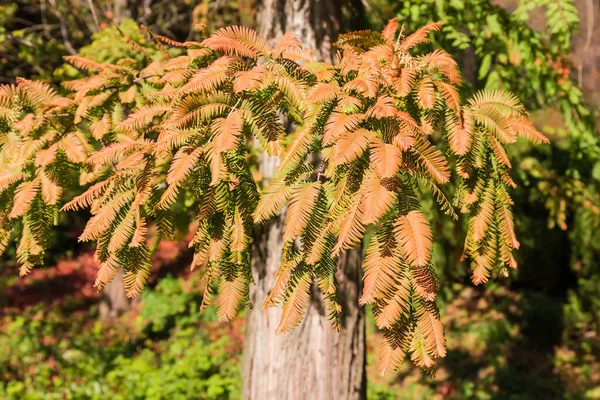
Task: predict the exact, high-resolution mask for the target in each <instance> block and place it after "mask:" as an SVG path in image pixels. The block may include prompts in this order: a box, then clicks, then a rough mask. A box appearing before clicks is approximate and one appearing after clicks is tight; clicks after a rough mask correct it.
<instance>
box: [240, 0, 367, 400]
mask: <svg viewBox="0 0 600 400" xmlns="http://www.w3.org/2000/svg"><path fill="white" fill-rule="evenodd" d="M360 15H361V14H360V1H354V0H335V1H334V0H264V1H263V2H262V3H261V9H260V10H259V16H258V30H259V33H260V34H261V35H262V36H264V37H266V38H267V39H270V40H271V41H276V40H277V39H278V38H280V37H281V36H282V35H283V34H284V33H285V32H288V31H292V32H295V33H296V35H297V37H298V39H299V40H300V41H301V42H302V44H303V45H304V46H305V47H308V48H312V49H314V50H316V51H317V54H318V55H319V56H320V57H321V58H322V59H323V60H325V61H330V62H333V61H334V59H335V50H334V48H333V46H332V42H333V41H334V40H335V39H336V38H337V35H338V33H340V32H344V31H348V30H353V29H357V28H359V27H360V26H357V21H358V20H359V19H360V18H361V17H360ZM349 21H354V23H350V22H349ZM259 163H260V169H261V171H262V173H263V176H264V178H265V180H267V181H268V180H269V179H270V178H272V176H273V173H274V171H275V168H276V166H277V163H278V159H277V158H276V157H269V156H267V155H263V156H262V157H261V159H260V161H259ZM283 223H284V218H283V216H282V215H280V216H279V217H277V218H275V219H274V220H272V221H271V222H270V223H268V224H267V225H265V226H262V227H260V228H259V229H258V230H257V232H256V234H255V245H254V250H253V258H252V268H253V275H254V279H255V281H256V285H255V286H253V287H252V288H251V293H250V296H251V300H252V303H253V304H254V307H255V309H254V310H253V311H252V312H249V313H248V318H247V322H246V339H245V350H244V366H243V381H244V388H243V395H244V398H245V399H251V400H270V399H277V400H287V399H290V400H302V399H310V400H320V399H323V400H330V399H336V400H337V399H341V400H343V399H364V398H365V397H366V375H365V320H364V310H363V308H362V307H360V306H359V305H358V298H359V295H360V288H361V276H362V269H361V261H362V250H361V249H360V248H358V249H355V250H352V251H349V252H347V253H346V254H344V255H342V257H341V258H340V261H339V263H338V272H337V278H338V282H339V300H340V304H341V305H342V308H343V311H342V316H341V331H340V332H339V333H338V332H335V330H334V329H333V328H332V327H331V325H330V323H329V321H328V319H327V315H326V310H325V307H324V302H323V299H322V297H321V294H320V292H319V290H318V289H317V288H316V285H313V290H312V299H311V303H310V304H309V306H308V309H307V312H306V316H305V317H304V320H303V322H302V323H301V324H300V326H298V327H297V328H295V329H294V330H293V331H292V332H289V333H287V334H281V335H276V334H275V328H276V327H277V324H278V323H279V318H280V316H281V308H270V309H268V310H265V311H261V310H260V307H261V305H262V303H263V302H264V300H265V298H266V297H267V295H268V293H269V291H270V290H271V288H272V287H273V284H274V282H275V274H276V272H277V269H278V268H279V264H280V260H281V247H282V245H283V241H282V229H283Z"/></svg>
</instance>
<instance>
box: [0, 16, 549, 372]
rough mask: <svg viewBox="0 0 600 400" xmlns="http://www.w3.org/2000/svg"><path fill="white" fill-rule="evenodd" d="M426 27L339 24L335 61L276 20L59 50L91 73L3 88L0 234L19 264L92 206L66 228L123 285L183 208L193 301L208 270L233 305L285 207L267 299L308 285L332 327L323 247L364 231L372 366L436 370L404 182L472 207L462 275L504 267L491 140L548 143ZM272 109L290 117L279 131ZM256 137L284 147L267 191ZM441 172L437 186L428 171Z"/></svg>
mask: <svg viewBox="0 0 600 400" xmlns="http://www.w3.org/2000/svg"><path fill="white" fill-rule="evenodd" d="M440 27H441V24H438V23H433V24H429V25H427V26H425V27H423V28H421V29H419V30H418V31H416V32H414V33H412V34H410V35H405V34H404V32H403V29H399V26H398V22H397V21H396V20H391V21H390V23H389V24H388V25H387V26H386V28H385V29H384V30H383V32H381V33H379V32H371V31H359V32H353V33H349V34H345V35H342V36H341V37H340V38H339V41H338V43H337V46H338V48H339V63H337V64H336V65H331V64H328V63H324V62H317V61H315V59H314V56H313V55H312V53H311V52H310V51H308V50H306V49H303V48H302V47H301V45H300V42H299V41H298V40H297V39H295V38H294V37H293V35H291V34H286V35H285V36H284V37H282V38H281V40H280V41H279V43H278V44H277V45H276V46H275V47H274V48H271V47H270V46H269V45H268V44H267V42H266V41H265V40H264V39H262V38H260V37H258V35H257V34H256V33H255V32H254V31H252V30H250V29H248V28H244V27H228V28H223V29H220V30H218V31H217V32H216V33H215V34H213V35H212V36H210V37H209V38H207V39H205V40H204V41H203V42H185V43H179V42H175V41H172V40H170V39H167V38H164V37H161V36H157V35H152V34H150V33H149V35H150V36H151V38H152V39H153V40H154V43H155V46H157V48H158V49H159V50H160V51H161V54H162V59H161V60H157V61H156V60H155V61H153V60H152V59H151V58H150V57H149V56H146V57H141V58H142V59H144V60H145V61H142V62H139V61H135V60H133V59H123V60H120V61H119V62H117V63H116V64H102V63H97V62H93V61H90V60H86V59H83V58H79V57H75V56H72V57H67V60H68V61H69V62H70V63H72V64H73V65H74V66H76V67H77V68H79V69H81V70H83V71H86V72H87V77H85V78H82V79H79V80H74V81H68V82H66V83H64V88H65V89H66V90H67V91H68V92H69V93H68V94H66V95H65V96H61V95H59V94H58V93H57V92H56V91H55V90H54V89H52V88H51V87H50V86H48V85H47V84H44V83H42V82H33V81H29V80H26V79H19V80H18V84H17V85H9V86H2V87H1V88H0V130H1V132H2V133H1V136H0V170H1V172H0V248H1V249H2V250H4V249H5V248H6V247H7V245H8V243H9V242H10V239H11V237H14V238H15V240H16V242H17V257H18V261H19V262H20V264H21V274H26V273H27V272H29V271H30V270H31V268H32V267H33V266H34V265H36V264H39V263H41V262H42V261H43V256H44V251H45V249H46V248H47V247H48V245H49V243H50V241H51V235H52V230H53V226H54V225H56V224H57V222H58V220H59V211H68V210H76V209H83V208H85V209H89V210H90V212H91V214H92V217H91V218H90V219H89V221H88V223H87V225H86V227H85V229H84V231H83V233H82V234H81V236H80V238H79V240H81V241H95V242H96V254H95V256H96V258H97V260H98V261H99V271H98V277H97V280H96V286H97V287H98V288H102V287H103V286H104V285H105V284H106V283H108V282H109V281H110V280H111V279H112V278H113V276H114V274H115V272H116V271H117V270H118V269H119V268H123V270H124V271H125V275H124V281H125V288H126V291H127V294H128V295H129V296H135V295H137V294H139V293H140V292H141V291H142V290H143V287H144V285H145V283H146V280H147V278H148V276H149V273H150V267H151V262H150V255H151V249H150V248H149V245H148V231H149V228H150V227H151V226H156V228H157V230H158V234H159V235H160V237H171V236H172V235H173V234H174V231H175V230H176V225H175V222H174V213H175V212H176V210H181V209H184V210H185V211H186V212H187V213H193V215H194V218H195V220H196V223H197V224H196V225H197V229H196V233H195V235H194V238H193V239H192V241H191V242H190V244H189V245H190V247H191V248H193V250H194V258H193V261H192V265H191V268H192V269H194V268H200V269H202V271H203V277H204V281H205V283H206V289H205V296H204V302H208V301H210V299H211V297H212V296H211V293H210V291H211V287H212V283H214V282H218V286H219V295H218V297H219V298H218V302H219V308H218V313H219V317H220V319H221V320H224V321H228V320H230V319H232V318H234V317H235V315H236V313H237V312H238V310H239V309H240V308H241V307H242V306H243V305H246V304H247V303H248V287H249V285H250V284H251V282H252V276H251V272H250V254H249V248H250V245H251V241H252V237H251V236H252V226H253V224H255V223H260V222H263V221H266V220H268V219H269V218H270V217H272V216H274V215H276V214H277V213H279V212H280V211H281V210H282V209H284V208H285V207H287V209H286V219H285V231H284V236H283V240H284V242H285V244H284V250H283V256H282V260H281V267H280V270H279V272H278V276H277V282H276V284H275V287H273V289H272V292H271V293H270V295H269V297H268V298H267V300H266V302H265V304H264V305H263V306H264V307H268V306H274V305H277V304H280V303H282V304H283V314H282V318H281V321H280V324H279V326H278V328H277V331H278V332H284V331H287V330H290V329H292V328H293V327H295V326H297V325H298V324H299V323H300V322H301V320H302V317H303V314H304V312H305V310H306V307H307V304H308V302H309V296H310V290H311V287H313V282H316V283H317V286H318V287H319V289H320V290H322V291H323V295H324V298H325V301H326V303H327V308H328V313H329V317H330V320H331V322H332V324H333V325H334V326H336V327H339V314H340V312H341V309H340V306H339V304H338V302H337V284H336V278H335V270H336V262H337V257H338V256H339V255H340V253H341V252H343V251H345V250H347V249H349V248H351V247H353V246H355V245H356V244H358V243H359V242H361V241H362V240H364V238H365V236H366V234H367V232H368V233H369V235H368V236H369V237H371V239H370V243H369V246H368V247H367V252H366V257H365V260H364V265H363V266H364V290H363V294H362V297H361V299H360V301H361V303H362V304H366V303H371V304H373V310H374V313H375V319H376V322H377V325H378V326H379V328H380V329H382V330H383V331H384V333H385V342H384V344H383V346H382V351H381V367H380V369H381V371H382V373H385V372H388V371H391V370H394V369H395V368H396V367H397V366H398V365H399V363H400V362H401V361H402V360H403V359H404V357H405V356H406V355H409V356H410V358H411V359H412V360H413V362H414V363H415V364H416V365H418V366H420V367H423V368H430V367H432V366H433V364H434V359H435V358H438V357H443V356H444V355H445V354H446V350H445V339H444V328H443V325H442V323H441V322H440V320H439V311H438V309H437V306H436V303H435V299H436V292H437V289H438V281H437V278H436V276H435V273H434V270H433V268H432V266H431V251H432V241H433V239H434V238H433V237H432V233H431V229H430V225H429V222H428V220H427V219H426V217H425V216H424V214H423V213H422V212H421V211H420V204H419V196H420V195H421V194H422V193H424V192H425V193H426V192H431V193H432V194H433V196H434V198H435V199H436V201H437V202H438V203H439V205H440V207H441V208H442V210H444V211H445V212H446V213H447V214H449V215H450V216H452V217H453V218H456V214H455V211H454V208H455V207H456V208H457V209H459V210H460V211H461V212H463V213H465V214H466V215H467V216H468V218H469V224H468V232H467V236H466V240H465V249H464V256H465V257H468V258H469V259H470V263H471V268H472V270H473V282H474V283H475V284H479V283H485V282H486V281H487V280H488V279H489V277H490V275H491V274H492V273H493V272H497V273H501V274H506V273H507V272H508V269H509V268H515V267H516V262H515V260H514V258H513V256H512V252H513V250H514V249H516V248H518V247H519V242H518V241H517V239H516V237H515V234H514V229H513V218H512V212H511V204H512V202H511V199H510V195H509V188H510V187H512V186H514V183H513V181H512V179H511V178H510V175H509V171H510V167H511V164H510V160H509V158H508V157H507V155H506V152H505V150H504V145H506V144H509V143H513V142H515V141H516V140H517V138H519V137H523V138H526V139H528V140H530V141H533V142H536V143H542V142H546V141H547V140H546V138H545V137H544V136H543V135H542V134H540V133H539V132H538V131H537V130H536V129H535V128H534V126H533V125H532V123H531V122H530V121H529V119H528V118H527V115H526V112H525V110H524V108H523V106H522V105H521V103H520V102H519V100H518V99H517V98H516V97H515V96H513V95H512V94H510V93H506V92H501V91H482V92H479V93H476V94H475V95H474V96H473V97H472V98H470V99H469V100H468V101H466V102H462V101H461V98H460V96H459V93H458V86H459V85H460V83H461V76H460V73H459V71H458V69H457V66H456V63H455V61H454V60H453V59H452V58H451V56H450V55H449V54H447V53H445V52H443V51H441V50H435V51H433V52H431V53H428V54H419V53H418V51H416V49H418V45H419V44H420V43H423V42H426V41H427V35H428V33H429V32H430V31H432V30H438V29H439V28H440ZM130 43H131V44H132V46H133V47H134V49H136V50H137V51H139V52H140V54H142V55H144V54H145V52H144V49H143V48H142V47H141V46H139V45H137V44H136V43H135V42H133V41H131V40H130ZM282 115H283V116H285V117H287V118H288V119H289V120H291V121H293V122H294V123H295V124H296V125H297V129H296V130H295V131H294V132H293V133H292V134H290V135H288V134H286V130H285V128H284V126H283V124H282V123H281V116H282ZM258 144H259V145H260V147H261V148H262V149H263V150H264V151H267V152H268V153H269V154H272V155H277V156H279V157H280V158H281V163H280V165H279V167H278V172H277V175H276V176H275V178H274V179H272V180H271V181H270V182H269V183H268V185H267V187H265V188H264V189H263V190H262V191H261V190H259V185H258V184H257V181H256V179H255V178H256V175H255V174H253V169H252V168H253V163H252V153H253V152H254V151H255V150H254V149H255V148H256V147H257V145H258ZM453 170H454V171H455V172H456V176H455V177H454V179H456V182H457V190H456V192H455V193H454V198H453V200H452V201H451V200H449V199H448V198H447V197H446V195H445V194H444V192H443V191H442V190H441V188H440V187H441V186H442V185H443V184H444V183H446V182H448V181H449V180H450V179H451V175H452V174H451V172H452V171H453ZM78 188H82V189H79V191H80V192H81V190H83V193H81V194H80V195H77V196H75V197H73V195H71V193H73V192H76V191H77V190H78ZM64 201H66V203H65V202H64Z"/></svg>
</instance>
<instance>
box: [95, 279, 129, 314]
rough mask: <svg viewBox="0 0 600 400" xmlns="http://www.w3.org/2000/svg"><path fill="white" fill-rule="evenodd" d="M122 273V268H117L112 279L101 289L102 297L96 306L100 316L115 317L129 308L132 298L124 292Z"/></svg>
mask: <svg viewBox="0 0 600 400" xmlns="http://www.w3.org/2000/svg"><path fill="white" fill-rule="evenodd" d="M123 275H124V273H123V270H122V269H118V270H117V272H116V274H115V277H114V278H113V280H112V281H110V283H109V284H108V285H106V287H105V288H104V289H103V290H102V299H101V300H100V304H99V306H98V312H99V313H100V318H102V319H112V318H116V317H118V316H119V315H121V314H123V313H124V312H125V311H129V310H130V309H131V306H132V300H131V299H130V298H128V297H127V295H126V293H125V283H124V282H123Z"/></svg>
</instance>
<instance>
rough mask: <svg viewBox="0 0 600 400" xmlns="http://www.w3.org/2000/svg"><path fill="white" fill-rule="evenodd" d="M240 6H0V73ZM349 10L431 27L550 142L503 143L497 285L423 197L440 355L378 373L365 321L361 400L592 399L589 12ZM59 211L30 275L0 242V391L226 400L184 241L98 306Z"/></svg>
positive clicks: (595, 51) (236, 15) (108, 47)
mask: <svg viewBox="0 0 600 400" xmlns="http://www.w3.org/2000/svg"><path fill="white" fill-rule="evenodd" d="M256 8H257V7H256V3H255V1H253V0H237V1H235V0H220V1H207V0H174V1H169V0H163V1H143V2H137V1H136V2H133V1H132V2H128V1H126V0H116V1H106V0H93V1H92V0H48V1H46V0H42V1H41V2H40V1H38V0H17V1H14V0H13V1H6V0H2V1H0V82H2V83H11V82H14V80H15V78H16V77H17V76H25V77H28V78H38V79H45V80H48V81H51V82H53V83H60V82H61V81H63V80H65V79H72V78H74V77H76V75H77V71H76V70H75V69H73V68H71V67H68V66H65V65H64V64H63V61H62V56H64V55H68V54H74V53H79V54H81V55H83V56H85V57H89V58H94V59H96V60H98V61H102V62H110V61H115V60H117V59H119V58H122V57H127V56H129V55H131V54H130V47H129V45H128V44H127V43H126V41H125V40H124V39H123V34H122V33H125V34H126V35H127V36H128V37H130V38H131V39H133V40H135V41H137V42H138V43H140V44H141V45H143V44H144V43H145V40H146V39H145V36H144V34H143V31H141V30H140V28H139V26H140V25H141V24H143V25H146V26H149V27H150V28H151V29H152V30H153V31H154V32H156V33H159V34H163V35H166V36H169V37H172V38H175V39H178V40H186V39H187V40H190V39H195V38H196V39H197V38H199V35H200V33H199V30H198V26H199V25H200V24H205V25H206V26H207V27H208V29H209V30H211V31H212V30H214V29H217V28H219V27H222V26H225V25H230V24H244V25H249V26H252V25H253V24H254V20H255V10H256ZM366 13H367V15H366V16H365V17H366V20H367V23H368V25H370V27H371V28H373V29H380V28H381V27H382V26H383V25H384V24H385V22H386V21H387V20H388V19H389V18H391V17H394V16H397V17H398V18H399V19H400V21H401V23H403V24H404V25H405V31H407V32H411V31H414V30H415V29H417V28H418V27H420V26H422V25H424V24H425V23H427V22H429V21H433V20H435V21H442V22H444V24H445V26H444V28H443V29H442V30H441V31H440V32H438V33H436V34H435V35H434V36H433V41H432V43H431V44H429V45H428V46H430V47H433V48H443V49H445V50H446V51H448V52H450V53H451V54H452V55H453V56H454V57H455V58H456V59H457V60H458V61H459V64H460V66H461V70H462V72H463V74H464V77H465V80H466V81H467V83H466V84H465V85H464V86H463V88H462V92H463V94H465V95H468V94H469V93H472V92H473V91H475V90H477V89H479V88H483V87H486V88H504V89H508V90H511V91H513V92H514V93H515V94H517V96H518V97H519V98H520V99H521V100H522V101H523V102H524V103H525V105H526V107H527V108H528V109H529V110H530V111H531V112H532V116H533V119H534V121H535V123H536V125H537V127H538V128H539V129H540V130H542V131H543V132H544V133H545V134H546V135H547V136H548V137H549V138H550V139H551V144H550V145H547V146H536V147H535V148H534V147H531V146H529V145H527V144H526V143H519V144H518V145H516V146H512V147H511V149H510V150H511V159H512V160H513V162H514V175H515V180H516V182H517V183H518V184H519V188H518V189H517V190H516V191H515V193H514V194H515V195H514V199H515V220H516V229H517V233H518V237H519V239H520V241H521V249H520V250H519V252H518V261H519V265H520V266H519V270H518V271H516V272H514V273H511V276H510V277H509V278H497V279H496V280H495V281H493V282H492V283H490V284H488V285H486V286H485V287H474V286H473V285H472V284H471V283H470V280H469V270H468V266H466V265H465V264H464V263H462V262H460V261H459V259H460V254H461V252H462V240H461V237H462V227H461V226H460V225H454V224H453V223H452V222H451V221H450V220H448V218H445V217H443V216H442V215H441V214H439V212H438V211H437V210H436V207H435V204H434V202H433V200H432V199H427V198H426V199H424V200H423V201H424V208H425V210H427V212H428V213H429V214H430V215H431V217H432V218H433V221H434V226H433V228H434V230H435V231H434V236H435V237H437V238H438V241H437V242H436V244H435V249H434V261H435V265H436V268H437V272H438V275H439V276H440V280H441V287H442V289H441V296H440V298H441V299H440V300H441V304H442V315H443V318H444V322H445V324H446V327H447V332H448V356H447V358H446V359H444V360H442V361H441V362H440V365H439V368H438V370H437V374H436V375H435V377H431V376H428V375H424V374H423V373H422V372H421V371H420V370H418V369H415V368H414V367H412V366H411V365H409V363H406V364H405V365H404V366H403V368H402V369H401V371H400V372H399V373H398V374H395V375H392V376H387V377H385V378H382V377H380V376H379V375H378V373H377V368H376V366H374V365H372V363H373V362H375V360H376V358H377V353H378V349H377V346H378V342H379V340H378V338H377V336H378V332H377V331H376V328H375V325H374V323H373V321H372V320H369V321H368V338H367V347H368V363H369V365H368V367H367V370H368V376H369V382H368V397H369V399H438V398H439V399H441V398H444V399H445V398H449V399H600V197H599V184H600V145H599V141H598V137H599V133H598V130H597V128H596V126H597V124H598V122H599V114H598V112H597V109H598V106H600V91H599V89H600V79H599V75H598V73H599V70H600V69H599V66H600V4H599V3H598V2H595V1H593V0H589V1H585V0H582V1H579V0H577V1H574V0H521V1H519V0H504V1H502V0H471V1H467V0H410V1H408V0H407V1H394V0H371V1H368V2H366ZM114 24H118V25H119V27H120V28H119V29H116V28H115V27H114ZM121 32H122V33H121ZM447 190H448V192H452V187H451V186H449V187H448V188H447ZM66 218H69V220H68V221H63V222H64V223H63V224H61V227H60V228H59V229H60V231H59V232H58V234H57V237H56V243H55V245H54V247H53V251H52V252H51V254H49V256H48V257H49V259H48V263H47V264H48V267H46V268H39V269H37V270H34V272H33V273H32V274H31V275H29V276H27V277H25V278H18V277H17V268H16V266H15V264H14V261H13V259H14V257H11V254H12V255H14V252H13V253H11V252H10V251H9V252H8V254H7V255H5V256H4V258H3V259H2V260H0V320H1V321H2V322H1V323H0V398H2V399H4V398H6V399H54V398H56V399H229V398H239V397H240V390H241V373H240V369H241V362H240V359H241V357H242V355H241V349H242V345H243V323H244V321H243V316H241V317H240V318H238V319H237V320H236V321H235V322H234V323H231V324H221V323H219V322H217V318H216V316H215V311H214V309H210V308H209V309H208V310H207V311H206V312H205V313H203V314H200V313H199V304H200V302H201V300H202V293H201V292H200V291H199V289H198V288H199V284H198V277H197V276H196V275H194V273H189V272H187V265H189V259H190V254H189V252H187V248H186V247H187V246H186V245H185V241H183V240H181V242H169V241H163V242H161V243H160V245H159V246H158V248H157V251H156V252H155V254H154V263H153V264H154V272H153V276H152V281H151V284H150V288H149V289H148V290H147V291H146V292H145V293H144V294H143V295H142V296H141V297H140V298H139V299H136V300H135V301H133V302H129V301H127V300H124V299H121V300H119V301H121V303H122V304H120V305H119V307H118V309H116V308H115V307H116V304H115V299H114V298H111V297H110V296H111V295H110V294H104V295H103V294H101V293H97V292H96V291H95V290H94V289H93V287H92V284H93V281H94V275H95V269H96V266H95V264H94V262H93V260H92V255H91V250H90V249H89V248H88V247H86V246H84V245H80V244H76V240H75V238H76V237H77V235H78V233H79V232H80V230H81V229H82V226H83V225H82V222H81V220H82V218H81V216H78V215H77V214H74V215H70V216H68V217H66ZM182 239H183V238H182Z"/></svg>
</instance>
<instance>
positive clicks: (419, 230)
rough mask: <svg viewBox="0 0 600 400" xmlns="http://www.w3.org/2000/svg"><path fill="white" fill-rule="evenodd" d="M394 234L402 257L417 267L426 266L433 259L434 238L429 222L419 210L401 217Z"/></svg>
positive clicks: (397, 221)
mask: <svg viewBox="0 0 600 400" xmlns="http://www.w3.org/2000/svg"><path fill="white" fill-rule="evenodd" d="M394 233H395V235H396V239H397V240H398V243H399V244H400V248H401V249H402V255H403V256H404V257H405V258H406V260H407V261H408V262H409V263H411V264H413V265H415V266H421V267H422V266H425V265H427V264H428V263H429V260H430V259H431V250H432V236H431V229H430V228H429V222H428V221H427V219H426V218H425V216H424V215H423V213H421V212H420V211H418V210H414V211H410V212H409V213H408V214H406V215H400V216H399V217H398V219H397V220H396V223H395V227H394Z"/></svg>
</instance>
